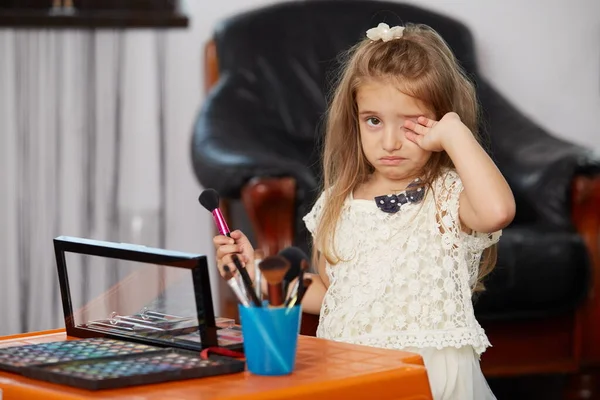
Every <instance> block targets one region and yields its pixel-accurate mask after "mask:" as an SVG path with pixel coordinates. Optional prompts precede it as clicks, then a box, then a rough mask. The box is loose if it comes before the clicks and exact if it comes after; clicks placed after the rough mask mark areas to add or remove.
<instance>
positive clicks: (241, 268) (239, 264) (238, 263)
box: [231, 254, 262, 307]
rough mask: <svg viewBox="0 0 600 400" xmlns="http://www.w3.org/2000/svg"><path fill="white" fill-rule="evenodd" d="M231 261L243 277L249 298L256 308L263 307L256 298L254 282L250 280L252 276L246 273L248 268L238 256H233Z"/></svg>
mask: <svg viewBox="0 0 600 400" xmlns="http://www.w3.org/2000/svg"><path fill="white" fill-rule="evenodd" d="M231 259H232V260H233V263H234V264H235V267H236V268H237V270H238V271H239V273H240V275H241V276H242V280H243V281H244V287H245V288H246V293H247V294H248V296H249V297H250V299H251V300H252V302H253V303H254V305H255V306H256V307H262V304H261V301H260V300H259V299H258V297H257V296H256V292H255V291H254V288H253V287H252V280H251V279H250V275H248V271H246V267H244V266H243V265H242V262H241V261H240V259H239V258H238V256H237V254H232V255H231Z"/></svg>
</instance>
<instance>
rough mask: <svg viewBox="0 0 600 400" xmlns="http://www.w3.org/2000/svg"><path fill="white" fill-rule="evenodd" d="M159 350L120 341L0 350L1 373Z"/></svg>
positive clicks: (40, 345)
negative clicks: (44, 365) (30, 367)
mask: <svg viewBox="0 0 600 400" xmlns="http://www.w3.org/2000/svg"><path fill="white" fill-rule="evenodd" d="M160 350H163V349H162V348H160V347H155V346H148V345H145V344H137V343H130V342H125V341H121V340H113V339H105V338H93V339H84V340H69V341H65V342H49V343H40V344H32V345H26V346H16V347H7V348H4V349H0V369H2V370H5V371H10V372H16V373H20V370H21V369H22V368H23V367H29V366H35V365H43V364H54V363H60V362H65V361H74V360H87V359H94V358H103V357H114V356H122V355H129V354H139V353H153V352H156V351H160Z"/></svg>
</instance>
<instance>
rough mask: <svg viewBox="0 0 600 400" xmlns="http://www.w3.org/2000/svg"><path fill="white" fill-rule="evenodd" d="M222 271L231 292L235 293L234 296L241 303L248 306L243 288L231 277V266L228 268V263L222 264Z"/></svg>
mask: <svg viewBox="0 0 600 400" xmlns="http://www.w3.org/2000/svg"><path fill="white" fill-rule="evenodd" d="M223 271H224V272H225V276H224V278H225V280H226V281H227V284H228V285H229V287H230V288H231V290H233V293H235V296H236V297H237V298H238V300H239V301H240V303H242V305H244V306H245V307H249V306H250V302H249V301H248V298H247V297H246V295H245V294H244V292H243V289H242V288H241V287H240V285H238V282H237V281H236V280H235V279H234V278H233V274H232V273H231V268H229V265H224V266H223Z"/></svg>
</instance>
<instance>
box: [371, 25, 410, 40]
mask: <svg viewBox="0 0 600 400" xmlns="http://www.w3.org/2000/svg"><path fill="white" fill-rule="evenodd" d="M403 33H404V27H403V26H394V27H393V28H390V26H389V25H388V24H384V23H383V22H381V23H380V24H379V25H377V27H376V28H371V29H369V30H368V31H367V37H368V38H369V39H371V40H380V39H381V40H383V41H384V42H389V41H390V40H392V39H399V38H401V37H402V34H403Z"/></svg>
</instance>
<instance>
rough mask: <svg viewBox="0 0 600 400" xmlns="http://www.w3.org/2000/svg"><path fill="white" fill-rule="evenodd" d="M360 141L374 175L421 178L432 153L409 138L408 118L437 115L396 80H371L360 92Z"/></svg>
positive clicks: (358, 95) (397, 179) (393, 178)
mask: <svg viewBox="0 0 600 400" xmlns="http://www.w3.org/2000/svg"><path fill="white" fill-rule="evenodd" d="M356 103H357V105H358V121H359V127H360V140H361V145H362V149H363V152H364V154H365V156H366V158H367V160H368V161H369V163H371V165H372V166H373V167H374V168H375V173H374V175H379V176H380V177H383V178H385V179H386V180H389V181H406V180H412V179H415V178H417V177H419V176H420V175H421V173H422V171H423V167H424V166H425V164H426V163H427V161H429V158H430V157H431V152H430V151H426V150H423V149H422V148H420V147H419V146H418V145H417V144H416V143H414V142H411V141H410V140H408V139H407V138H406V130H405V129H404V127H403V124H404V121H405V120H406V119H412V120H415V121H416V119H417V118H418V117H419V116H421V115H423V116H426V117H428V118H432V119H434V118H435V114H434V113H433V112H431V111H430V110H429V109H427V108H426V107H425V105H424V104H423V103H421V102H420V101H419V100H417V99H415V98H414V97H410V96H408V95H406V94H404V93H402V92H401V91H400V90H398V89H397V88H396V87H395V86H394V85H393V84H392V83H390V82H386V81H383V80H374V79H373V80H369V81H367V82H365V83H364V84H363V85H361V86H360V87H359V88H358V91H357V93H356Z"/></svg>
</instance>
